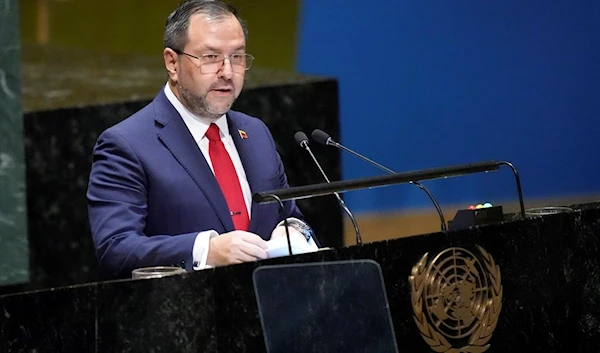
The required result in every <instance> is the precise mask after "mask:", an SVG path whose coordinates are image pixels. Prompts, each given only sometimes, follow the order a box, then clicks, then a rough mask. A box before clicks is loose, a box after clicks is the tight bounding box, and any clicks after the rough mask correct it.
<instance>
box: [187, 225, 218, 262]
mask: <svg viewBox="0 0 600 353" xmlns="http://www.w3.org/2000/svg"><path fill="white" fill-rule="evenodd" d="M217 235H219V234H218V233H217V232H216V231H214V230H207V231H204V232H200V233H198V235H196V240H195V241H194V248H193V250H192V260H193V261H194V267H193V269H194V270H195V271H198V270H204V269H207V268H211V267H212V266H209V265H207V264H206V259H207V258H208V247H209V244H210V239H211V238H212V237H216V236H217Z"/></svg>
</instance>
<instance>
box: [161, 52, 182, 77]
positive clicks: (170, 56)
mask: <svg viewBox="0 0 600 353" xmlns="http://www.w3.org/2000/svg"><path fill="white" fill-rule="evenodd" d="M163 58H164V60H165V68H166V69H167V74H168V75H169V79H170V80H171V81H172V82H177V80H178V73H179V62H178V55H177V53H176V52H175V51H174V50H173V49H171V48H165V50H164V51H163Z"/></svg>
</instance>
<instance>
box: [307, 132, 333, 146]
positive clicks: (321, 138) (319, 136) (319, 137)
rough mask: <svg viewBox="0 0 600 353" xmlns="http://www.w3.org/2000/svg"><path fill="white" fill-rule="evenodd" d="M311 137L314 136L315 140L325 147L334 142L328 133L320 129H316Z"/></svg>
mask: <svg viewBox="0 0 600 353" xmlns="http://www.w3.org/2000/svg"><path fill="white" fill-rule="evenodd" d="M310 136H312V138H313V140H315V141H317V142H318V143H320V144H323V145H327V144H328V142H330V141H331V140H332V139H331V136H329V134H328V133H326V132H325V131H323V130H319V129H314V130H313V132H312V134H310Z"/></svg>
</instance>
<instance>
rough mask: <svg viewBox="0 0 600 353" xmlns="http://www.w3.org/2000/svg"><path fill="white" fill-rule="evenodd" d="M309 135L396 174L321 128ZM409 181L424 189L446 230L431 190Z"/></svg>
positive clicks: (444, 229) (442, 216) (445, 228)
mask: <svg viewBox="0 0 600 353" xmlns="http://www.w3.org/2000/svg"><path fill="white" fill-rule="evenodd" d="M311 136H312V138H313V140H315V141H317V142H318V143H321V144H323V145H328V146H334V147H336V148H339V149H341V150H343V151H346V152H348V153H350V154H352V155H353V156H355V157H358V158H360V159H362V160H363V161H365V162H367V163H369V164H371V165H374V166H375V167H377V168H379V169H381V170H383V171H385V172H387V173H388V174H396V172H394V171H393V170H391V169H390V168H387V167H385V166H383V165H381V164H379V163H377V162H375V161H374V160H372V159H369V158H367V157H365V156H363V155H362V154H360V153H357V152H355V151H353V150H351V149H349V148H347V147H346V146H344V145H342V144H340V143H337V142H335V141H334V140H333V139H332V138H331V136H330V135H329V134H328V133H326V132H325V131H323V130H319V129H315V130H313V132H312V134H311ZM410 183H411V184H413V185H415V186H417V187H418V188H419V189H421V190H423V191H425V193H426V194H427V196H429V199H430V200H431V202H432V203H433V206H435V209H436V211H437V213H438V216H439V217H440V222H441V223H442V224H441V229H442V231H446V230H447V229H448V228H447V227H446V220H445V219H444V213H443V212H442V209H441V208H440V205H439V204H438V203H437V201H436V200H435V198H434V197H433V195H432V194H431V192H429V190H428V189H427V188H426V187H425V186H423V185H422V184H421V183H419V182H416V181H411V182H410Z"/></svg>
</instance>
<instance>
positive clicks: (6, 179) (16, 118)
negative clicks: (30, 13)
mask: <svg viewBox="0 0 600 353" xmlns="http://www.w3.org/2000/svg"><path fill="white" fill-rule="evenodd" d="M18 5H19V2H18V1H17V0H5V1H3V2H2V5H1V6H0V136H1V137H0V190H1V191H0V286H2V285H8V284H12V285H14V284H18V283H23V282H26V281H27V280H28V279H29V268H28V267H29V266H28V265H29V258H28V256H29V254H28V244H27V223H26V208H25V178H24V175H25V162H24V161H25V159H24V157H23V117H22V115H21V82H20V77H19V54H20V43H19V6H18Z"/></svg>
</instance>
